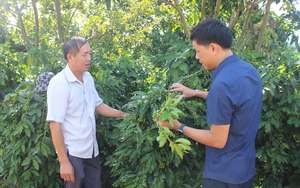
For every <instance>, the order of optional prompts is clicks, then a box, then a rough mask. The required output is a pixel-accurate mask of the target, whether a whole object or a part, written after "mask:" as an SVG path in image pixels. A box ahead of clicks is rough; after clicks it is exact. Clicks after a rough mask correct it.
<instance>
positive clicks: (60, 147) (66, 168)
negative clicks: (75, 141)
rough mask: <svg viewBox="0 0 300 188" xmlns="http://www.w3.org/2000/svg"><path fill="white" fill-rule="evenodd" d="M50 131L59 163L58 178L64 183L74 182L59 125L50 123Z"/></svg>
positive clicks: (72, 169) (72, 170)
mask: <svg viewBox="0 0 300 188" xmlns="http://www.w3.org/2000/svg"><path fill="white" fill-rule="evenodd" d="M50 131H51V136H52V141H53V145H54V147H55V150H56V153H57V156H58V160H59V163H60V176H61V178H62V179H64V180H65V181H72V182H74V181H75V178H74V168H73V166H72V164H71V163H70V161H69V158H68V156H67V151H66V147H65V143H64V135H63V132H62V129H61V123H58V122H55V121H50Z"/></svg>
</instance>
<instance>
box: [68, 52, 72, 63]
mask: <svg viewBox="0 0 300 188" xmlns="http://www.w3.org/2000/svg"><path fill="white" fill-rule="evenodd" d="M72 58H73V56H72V55H71V54H70V53H68V54H67V60H68V62H69V61H72Z"/></svg>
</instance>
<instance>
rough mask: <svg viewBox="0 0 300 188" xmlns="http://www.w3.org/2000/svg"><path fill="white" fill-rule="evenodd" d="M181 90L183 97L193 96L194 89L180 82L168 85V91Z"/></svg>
mask: <svg viewBox="0 0 300 188" xmlns="http://www.w3.org/2000/svg"><path fill="white" fill-rule="evenodd" d="M175 91H176V92H181V93H182V94H183V97H184V98H191V97H194V96H195V90H193V89H190V88H188V87H186V86H184V85H182V84H180V83H174V84H172V85H171V87H170V92H175ZM178 96H180V95H177V96H176V97H178Z"/></svg>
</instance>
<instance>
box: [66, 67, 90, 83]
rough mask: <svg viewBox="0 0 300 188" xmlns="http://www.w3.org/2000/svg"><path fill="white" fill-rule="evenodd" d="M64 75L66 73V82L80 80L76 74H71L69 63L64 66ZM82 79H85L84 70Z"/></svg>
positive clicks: (85, 73)
mask: <svg viewBox="0 0 300 188" xmlns="http://www.w3.org/2000/svg"><path fill="white" fill-rule="evenodd" d="M65 75H66V78H67V80H68V82H76V81H78V82H80V81H79V80H78V79H77V78H76V76H75V75H74V74H73V72H72V70H71V69H70V67H69V65H68V64H67V66H66V68H65ZM82 76H83V80H86V79H85V78H86V76H87V72H84V73H83V75H82Z"/></svg>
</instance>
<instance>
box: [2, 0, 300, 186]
mask: <svg viewBox="0 0 300 188" xmlns="http://www.w3.org/2000/svg"><path fill="white" fill-rule="evenodd" d="M88 2H89V3H82V1H81V0H75V1H61V9H62V10H63V11H62V12H61V14H62V15H61V16H62V20H61V21H62V25H63V26H64V27H63V34H64V37H65V38H69V37H70V36H73V35H80V36H84V37H86V38H88V39H89V42H90V44H91V46H92V48H93V63H92V67H91V73H92V75H93V76H94V78H95V86H96V89H97V91H98V92H99V95H100V97H101V98H102V99H103V100H104V102H105V103H106V104H108V105H110V106H112V107H114V108H117V109H122V110H124V111H127V112H129V113H130V114H131V115H130V116H128V117H127V118H126V119H125V120H123V121H122V120H119V119H111V118H103V117H101V116H97V125H98V127H97V139H98V141H99V147H100V151H101V162H102V177H103V180H102V181H103V187H187V188H190V187H200V185H201V181H202V180H201V174H202V169H203V162H204V146H203V145H201V144H198V143H196V142H195V141H193V140H190V139H188V138H186V139H187V140H189V141H190V142H191V145H190V146H191V148H192V150H191V151H190V152H189V153H185V155H184V156H183V158H182V159H181V158H180V157H179V156H178V155H177V154H176V153H174V152H172V150H171V148H170V147H169V146H168V145H164V146H162V147H159V142H157V140H156V138H157V137H158V136H159V131H158V130H159V129H158V127H157V126H156V121H155V120H153V118H152V117H153V113H154V112H155V111H157V110H159V109H160V108H161V105H163V103H164V102H165V101H166V100H167V98H168V92H166V91H167V90H169V86H170V85H171V84H172V83H174V82H180V83H182V84H184V85H186V86H188V87H190V88H194V89H199V90H209V86H210V84H211V80H210V78H209V75H210V73H211V72H209V71H205V70H204V69H203V68H202V67H201V65H200V64H199V62H198V61H197V60H195V58H194V56H195V53H194V50H193V49H192V46H191V43H190V41H189V40H187V37H186V35H185V34H184V32H183V28H182V25H181V21H180V16H179V15H178V11H177V10H176V9H175V8H174V7H173V6H170V5H167V4H165V3H163V2H167V1H161V0H158V1H148V0H126V1H116V0H114V1H109V0H105V1H100V0H97V1H95V3H93V1H88ZM168 2H171V1H168ZM181 2H183V3H181V4H180V6H179V8H180V10H181V11H182V13H184V16H185V18H186V21H187V25H188V26H189V27H190V28H191V27H192V26H193V25H195V24H196V23H197V22H198V21H199V19H200V18H199V17H200V15H201V16H205V17H211V16H212V15H213V13H214V10H215V7H214V6H215V3H214V2H212V1H209V2H206V4H205V10H206V12H205V15H204V13H203V14H201V6H200V5H201V2H202V1H199V0H192V1H181ZM241 2H242V1H222V5H221V7H220V13H219V15H218V16H219V19H220V20H222V21H223V22H225V23H228V24H230V23H231V21H232V20H233V19H232V18H233V17H234V15H235V14H236V13H238V14H237V15H239V16H238V17H237V21H236V23H235V24H234V27H233V28H232V32H233V34H234V38H235V41H237V40H238V39H239V38H241V39H243V40H242V41H241V43H240V45H239V46H235V48H236V49H235V51H236V52H237V53H238V55H239V56H240V57H241V59H243V60H246V61H248V62H250V63H252V64H253V65H254V66H255V67H256V68H257V69H258V71H259V72H260V74H261V77H262V80H263V84H264V90H263V92H264V99H263V100H264V101H263V110H262V118H261V125H260V129H259V132H258V135H257V143H256V147H257V173H256V177H255V184H256V186H259V187H286V188H288V187H295V186H296V185H299V184H300V182H299V178H300V169H299V166H300V161H299V158H300V153H299V142H300V134H299V125H300V122H299V119H300V117H299V113H297V112H298V111H299V101H300V100H299V98H300V97H299V95H300V93H299V89H300V85H299V58H300V57H299V54H297V53H296V49H294V48H291V47H290V45H291V44H293V45H294V44H295V46H296V47H298V45H297V44H298V43H297V42H298V40H299V39H298V38H297V37H296V35H295V32H296V31H297V30H299V27H297V26H298V25H299V23H300V22H299V15H300V14H298V13H299V10H296V9H295V7H294V5H293V4H294V1H285V0H283V1H281V2H283V3H282V7H283V10H284V11H285V12H284V13H283V14H282V15H280V16H277V15H275V14H274V13H271V15H270V18H269V22H268V23H269V25H268V27H267V28H266V30H265V35H264V37H263V41H264V43H263V45H262V47H261V51H260V52H258V53H254V52H253V50H254V47H255V44H256V42H257V40H256V39H257V38H258V36H257V33H258V30H259V28H260V25H261V19H262V16H263V12H264V10H263V8H264V5H263V4H262V6H261V7H260V6H256V7H255V11H253V12H252V13H251V15H250V20H249V22H247V23H246V22H245V20H246V17H247V14H246V12H244V10H246V9H245V6H244V5H242V9H241V10H240V12H237V10H238V7H239V6H240V5H241V4H240V3H241ZM278 2H279V1H276V3H278ZM37 3H39V6H38V7H39V17H38V20H39V24H40V25H39V26H40V27H39V32H37V29H36V28H35V25H34V23H35V20H34V18H35V16H34V15H33V8H32V6H31V4H30V1H25V0H20V1H12V0H8V1H1V2H0V10H1V12H3V14H1V15H0V17H1V20H2V22H1V23H0V52H1V53H0V70H1V72H0V99H1V100H0V121H1V125H0V135H1V137H0V143H1V147H0V178H1V179H2V180H0V182H1V183H2V184H1V185H3V186H6V187H49V188H50V187H60V185H61V183H62V182H61V179H60V177H59V169H58V168H59V167H58V162H57V160H56V156H55V151H54V148H53V145H52V141H51V138H50V134H49V126H48V123H47V122H45V119H46V103H45V102H46V96H45V94H38V93H34V92H33V87H34V81H33V80H35V78H36V77H37V75H38V74H39V73H42V72H44V71H52V72H54V73H57V72H58V71H59V70H61V68H62V67H64V66H65V62H64V61H63V60H62V59H61V53H59V51H60V49H59V48H60V46H61V40H59V36H58V28H57V27H56V10H55V6H54V3H53V1H48V0H41V1H38V2H37ZM17 8H19V9H20V10H21V11H20V12H18V11H17ZM177 8H178V7H177ZM18 16H22V20H23V21H24V28H25V31H26V32H27V37H28V40H29V44H30V48H29V49H27V48H26V47H27V46H26V45H25V42H24V41H25V40H24V36H23V35H22V32H21V30H20V28H21V27H20V25H18V24H19V22H18V21H19V20H18V19H20V18H19V17H18ZM244 24H245V25H247V29H246V30H243V29H244V28H245V27H244ZM243 31H244V32H245V33H244V34H245V35H243ZM37 37H38V38H39V43H38V45H37V46H36V45H33V44H35V39H37ZM178 109H180V110H182V111H183V113H184V114H185V115H186V116H184V117H182V118H180V121H181V122H184V123H185V124H187V125H189V126H192V127H195V128H202V129H208V128H209V125H207V123H206V117H205V112H206V106H205V101H203V100H201V99H196V98H192V99H184V100H182V101H181V102H180V103H179V104H178ZM172 133H173V134H174V135H175V136H174V140H176V139H179V138H180V136H181V135H179V134H177V133H176V132H172Z"/></svg>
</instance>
